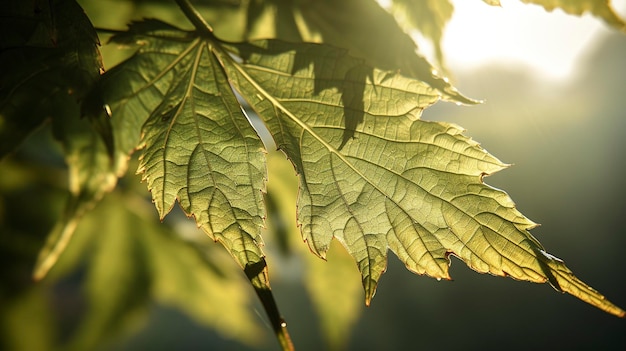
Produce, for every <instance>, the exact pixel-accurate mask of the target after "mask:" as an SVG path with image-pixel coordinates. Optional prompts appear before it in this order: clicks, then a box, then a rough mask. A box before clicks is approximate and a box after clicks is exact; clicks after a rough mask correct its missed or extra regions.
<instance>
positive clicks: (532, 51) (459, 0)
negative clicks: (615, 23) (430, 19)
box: [443, 0, 626, 79]
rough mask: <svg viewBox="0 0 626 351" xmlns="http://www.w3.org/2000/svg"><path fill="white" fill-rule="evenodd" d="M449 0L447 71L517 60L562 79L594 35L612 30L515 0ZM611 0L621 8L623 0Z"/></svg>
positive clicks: (625, 5)
mask: <svg viewBox="0 0 626 351" xmlns="http://www.w3.org/2000/svg"><path fill="white" fill-rule="evenodd" d="M453 3H454V6H455V11H454V15H453V17H452V19H451V21H450V22H449V23H448V26H447V28H446V32H445V35H444V38H443V51H444V55H445V57H446V62H447V66H448V67H449V68H450V70H451V71H452V72H454V71H456V70H468V69H472V68H477V67H478V66H483V65H491V64H500V65H521V66H525V67H527V68H530V69H532V70H535V71H538V74H541V75H543V76H545V77H546V78H552V79H567V78H568V77H570V76H572V74H573V73H574V70H575V68H576V65H577V63H578V61H579V60H582V59H584V58H585V57H584V56H585V55H584V53H585V51H586V50H588V49H589V48H592V46H591V45H593V42H594V41H595V40H597V39H598V38H599V37H600V36H602V35H606V34H608V33H611V32H615V31H616V30H614V29H612V28H608V26H606V25H605V24H604V23H603V22H601V20H599V19H596V18H594V17H591V16H590V15H585V16H583V17H577V16H570V15H567V14H565V13H564V12H562V11H561V10H556V11H553V12H546V11H545V10H544V9H543V8H541V7H539V6H537V5H527V4H523V3H521V2H520V1H519V0H502V7H493V6H487V5H486V4H484V3H483V2H481V1H467V0H453ZM612 3H613V6H614V7H615V8H616V9H617V11H619V12H621V13H622V14H623V13H624V11H622V10H625V9H626V1H624V0H619V1H613V2H612Z"/></svg>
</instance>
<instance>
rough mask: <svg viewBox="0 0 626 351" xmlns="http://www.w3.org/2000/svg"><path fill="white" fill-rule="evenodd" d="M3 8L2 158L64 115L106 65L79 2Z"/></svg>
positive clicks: (9, 3)
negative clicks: (32, 133)
mask: <svg viewBox="0 0 626 351" xmlns="http://www.w3.org/2000/svg"><path fill="white" fill-rule="evenodd" d="M0 11H1V12H2V22H1V24H0V31H1V32H2V33H3V34H2V36H0V76H1V77H2V80H0V157H3V156H4V155H6V154H7V153H8V152H11V151H12V150H14V149H15V148H16V147H17V146H18V145H19V144H20V143H21V142H22V140H23V139H24V138H26V137H27V136H28V134H30V133H31V132H32V131H33V130H34V129H35V128H37V127H38V126H39V125H41V124H42V123H43V122H44V121H45V120H46V119H47V118H53V119H54V118H59V115H60V114H61V113H62V112H61V110H62V109H63V106H65V105H67V104H68V103H71V102H72V100H74V101H75V100H76V99H80V98H82V97H84V96H85V94H86V93H87V90H88V89H89V86H90V85H91V84H93V82H94V81H95V80H96V79H97V78H98V76H99V74H100V71H101V70H102V63H101V61H100V53H99V51H98V48H97V46H98V45H99V42H98V37H97V36H96V33H95V30H94V29H93V27H92V25H91V23H90V22H89V19H88V18H87V16H86V15H85V13H84V12H83V10H82V9H81V8H80V6H79V5H78V4H77V3H76V2H75V1H73V0H59V1H54V2H52V1H50V2H48V1H40V2H37V3H36V4H34V3H32V2H25V1H3V2H2V4H1V5H0ZM70 97H71V98H70ZM74 103H75V102H74Z"/></svg>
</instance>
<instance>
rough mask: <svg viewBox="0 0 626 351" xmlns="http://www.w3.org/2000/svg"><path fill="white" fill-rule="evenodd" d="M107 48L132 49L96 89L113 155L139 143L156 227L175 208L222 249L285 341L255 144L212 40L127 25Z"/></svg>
mask: <svg viewBox="0 0 626 351" xmlns="http://www.w3.org/2000/svg"><path fill="white" fill-rule="evenodd" d="M201 34H202V35H201ZM112 41H113V42H116V43H118V44H136V45H138V46H139V49H138V51H137V53H136V54H135V55H134V56H133V57H131V58H130V59H129V60H127V61H125V62H123V63H122V64H120V65H119V66H117V67H116V68H115V69H113V70H111V71H109V72H108V73H107V74H105V76H104V77H103V79H102V81H101V84H100V85H99V86H98V87H97V89H96V90H95V91H96V92H99V94H101V96H102V103H104V104H105V106H106V108H107V109H110V110H111V120H112V121H113V122H112V123H111V124H112V126H111V129H112V134H113V135H114V138H113V139H114V140H115V147H116V148H118V149H121V150H132V149H133V148H135V147H137V143H139V146H138V147H139V148H142V149H143V153H142V155H141V156H140V165H139V168H138V173H141V174H142V179H143V180H144V181H146V182H147V183H148V189H149V190H150V191H151V193H152V199H153V202H154V204H155V205H156V208H157V210H158V212H159V216H160V217H161V219H163V218H164V217H165V216H166V215H167V214H168V213H169V212H170V210H171V209H172V207H173V206H174V203H175V202H176V201H178V202H179V203H180V205H181V207H182V208H183V210H184V211H185V213H186V214H187V215H188V216H193V217H194V218H195V220H196V222H197V224H198V226H200V227H201V228H202V229H203V230H204V231H205V232H206V233H207V234H208V235H209V236H210V237H211V238H213V239H214V240H216V241H219V242H221V243H222V244H223V245H224V247H225V248H226V249H227V250H228V251H229V252H230V254H231V255H232V256H233V257H234V258H235V260H236V261H237V263H238V264H239V265H240V266H241V267H242V268H243V269H244V271H245V273H246V275H247V276H248V278H249V279H250V281H251V282H252V285H253V286H254V288H255V291H256V292H257V294H258V295H259V297H260V299H261V300H262V302H263V305H264V307H266V310H267V311H268V313H269V317H270V320H271V323H272V326H273V327H274V329H275V331H276V332H277V335H278V336H279V340H281V342H282V341H285V342H287V339H288V335H287V334H286V329H285V325H284V323H283V321H282V318H281V317H280V315H279V314H278V310H277V307H276V304H275V301H274V298H273V296H272V293H271V290H270V286H269V279H268V276H267V265H266V263H265V259H264V255H263V252H262V251H261V246H262V240H261V236H260V230H261V227H262V226H263V218H264V216H265V209H264V203H263V196H262V193H263V191H264V190H265V184H264V182H265V177H266V174H265V158H264V149H263V143H262V142H261V140H260V138H259V137H258V136H257V134H256V131H255V130H254V128H253V127H252V125H250V123H249V122H248V120H247V118H246V116H245V115H244V113H243V112H242V110H241V107H240V105H239V103H238V101H237V98H236V97H235V94H234V92H233V91H232V90H231V87H230V85H229V83H228V81H227V77H226V75H225V72H224V71H223V68H222V63H221V62H220V60H221V59H223V57H218V55H216V51H219V50H220V49H219V44H218V41H217V40H216V39H215V38H212V37H211V34H208V33H206V32H205V33H196V32H186V31H182V30H179V29H177V28H175V27H172V26H170V25H167V24H165V23H163V22H160V21H157V20H148V21H144V22H138V23H134V24H133V25H132V26H131V27H130V28H129V30H128V31H127V32H125V33H120V34H119V35H117V36H114V37H113V38H112ZM94 101H97V99H94ZM97 105H98V104H97V103H93V102H92V103H91V107H94V106H97ZM90 109H91V108H90ZM140 136H141V139H139V137H140Z"/></svg>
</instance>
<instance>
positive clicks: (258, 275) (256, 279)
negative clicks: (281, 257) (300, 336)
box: [244, 259, 295, 351]
mask: <svg viewBox="0 0 626 351" xmlns="http://www.w3.org/2000/svg"><path fill="white" fill-rule="evenodd" d="M244 272H245V273H246V276H247V277H248V279H249V280H250V283H251V284H252V287H253V288H254V291H255V292H256V294H257V296H258V297H259V300H261V304H262V305H263V308H264V309H265V313H267V316H268V318H269V320H270V324H271V325H272V329H273V330H274V334H276V339H278V343H279V344H280V346H281V348H282V350H283V351H294V350H295V348H294V346H293V343H292V341H291V337H290V336H289V331H288V330H287V323H285V320H284V319H283V318H282V317H281V315H280V312H279V311H278V306H277V305H276V300H275V299H274V295H273V294H272V289H271V288H270V286H269V280H268V277H267V263H266V262H265V259H262V260H261V261H259V262H257V263H255V264H251V265H248V266H246V267H245V268H244Z"/></svg>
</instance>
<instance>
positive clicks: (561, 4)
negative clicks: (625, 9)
mask: <svg viewBox="0 0 626 351" xmlns="http://www.w3.org/2000/svg"><path fill="white" fill-rule="evenodd" d="M521 1H522V2H524V3H527V4H536V5H540V6H542V7H543V8H545V9H546V11H553V10H554V9H561V10H563V11H564V12H565V13H568V14H570V15H576V16H581V15H584V14H586V13H590V14H592V15H593V16H595V17H598V18H600V19H602V20H603V21H604V22H605V23H606V24H608V25H610V26H611V27H614V28H616V29H619V30H621V31H626V22H624V20H623V19H622V18H620V16H619V15H618V14H617V13H615V10H613V7H612V6H611V3H610V0H521Z"/></svg>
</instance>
